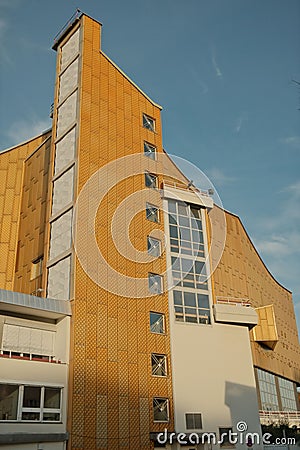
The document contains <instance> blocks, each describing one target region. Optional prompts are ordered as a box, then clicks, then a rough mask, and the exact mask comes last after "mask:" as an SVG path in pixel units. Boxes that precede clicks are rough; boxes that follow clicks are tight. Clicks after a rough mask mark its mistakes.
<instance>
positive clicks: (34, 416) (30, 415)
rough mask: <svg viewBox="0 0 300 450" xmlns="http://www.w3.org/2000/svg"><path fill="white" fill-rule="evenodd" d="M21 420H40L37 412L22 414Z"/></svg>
mask: <svg viewBox="0 0 300 450" xmlns="http://www.w3.org/2000/svg"><path fill="white" fill-rule="evenodd" d="M22 420H40V413H39V412H22Z"/></svg>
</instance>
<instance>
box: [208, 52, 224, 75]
mask: <svg viewBox="0 0 300 450" xmlns="http://www.w3.org/2000/svg"><path fill="white" fill-rule="evenodd" d="M211 62H212V65H213V68H214V69H215V72H216V75H217V77H218V78H221V79H222V78H223V74H222V72H221V69H220V67H219V64H218V63H217V57H216V49H215V47H214V46H212V49H211Z"/></svg>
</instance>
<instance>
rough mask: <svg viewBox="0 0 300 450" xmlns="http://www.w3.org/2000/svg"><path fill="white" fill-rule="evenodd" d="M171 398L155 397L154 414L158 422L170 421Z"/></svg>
mask: <svg viewBox="0 0 300 450" xmlns="http://www.w3.org/2000/svg"><path fill="white" fill-rule="evenodd" d="M168 403H169V400H168V399H166V398H154V399H153V416H154V420H155V421H157V422H168V420H169V408H168V406H169V404H168Z"/></svg>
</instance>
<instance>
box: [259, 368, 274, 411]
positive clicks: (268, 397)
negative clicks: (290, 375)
mask: <svg viewBox="0 0 300 450" xmlns="http://www.w3.org/2000/svg"><path fill="white" fill-rule="evenodd" d="M257 376H258V383H259V392H260V398H261V407H262V409H263V410H264V411H278V410H279V404H278V397H277V391H276V384H275V376H274V375H273V374H272V373H269V372H265V371H264V370H261V369H257Z"/></svg>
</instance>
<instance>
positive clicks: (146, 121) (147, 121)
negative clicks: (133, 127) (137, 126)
mask: <svg viewBox="0 0 300 450" xmlns="http://www.w3.org/2000/svg"><path fill="white" fill-rule="evenodd" d="M143 127H144V128H147V130H150V131H155V120H154V119H153V118H152V117H150V116H147V114H143Z"/></svg>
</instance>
